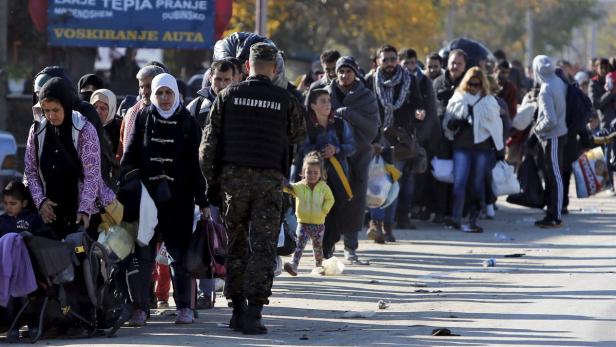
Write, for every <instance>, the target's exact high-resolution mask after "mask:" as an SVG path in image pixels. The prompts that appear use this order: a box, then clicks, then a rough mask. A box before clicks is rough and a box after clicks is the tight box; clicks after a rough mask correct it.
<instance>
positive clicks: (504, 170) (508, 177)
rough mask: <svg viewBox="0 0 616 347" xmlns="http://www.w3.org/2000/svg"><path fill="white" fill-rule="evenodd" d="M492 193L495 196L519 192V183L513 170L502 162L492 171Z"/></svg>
mask: <svg viewBox="0 0 616 347" xmlns="http://www.w3.org/2000/svg"><path fill="white" fill-rule="evenodd" d="M492 192H494V195H496V196H501V195H511V194H517V193H519V192H520V182H518V178H517V177H516V175H515V170H514V168H513V166H511V165H509V164H507V163H506V162H505V161H504V160H501V161H499V162H497V163H496V165H495V166H494V168H493V169H492Z"/></svg>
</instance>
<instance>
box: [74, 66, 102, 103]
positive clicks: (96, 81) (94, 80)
mask: <svg viewBox="0 0 616 347" xmlns="http://www.w3.org/2000/svg"><path fill="white" fill-rule="evenodd" d="M103 84H104V83H103V80H102V79H101V78H100V77H98V76H96V75H95V74H92V73H89V74H85V75H83V76H81V78H80V79H79V82H77V92H78V93H79V99H80V100H82V101H85V102H89V101H90V97H91V96H92V93H94V91H95V90H99V89H101V88H103Z"/></svg>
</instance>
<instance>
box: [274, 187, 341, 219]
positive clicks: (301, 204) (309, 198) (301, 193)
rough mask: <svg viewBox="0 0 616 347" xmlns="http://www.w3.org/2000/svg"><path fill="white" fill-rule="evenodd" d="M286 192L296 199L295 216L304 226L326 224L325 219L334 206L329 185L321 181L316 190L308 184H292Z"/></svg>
mask: <svg viewBox="0 0 616 347" xmlns="http://www.w3.org/2000/svg"><path fill="white" fill-rule="evenodd" d="M284 191H285V192H286V193H289V194H291V195H293V196H294V197H295V215H296V216H297V221H298V222H299V223H302V224H325V217H326V216H327V214H328V213H329V210H331V208H332V206H334V194H333V193H332V190H331V189H330V188H329V186H328V185H327V183H325V182H324V181H319V183H317V185H316V186H314V189H310V187H309V186H308V184H307V183H305V182H301V181H300V182H297V183H291V184H290V186H289V187H285V189H284Z"/></svg>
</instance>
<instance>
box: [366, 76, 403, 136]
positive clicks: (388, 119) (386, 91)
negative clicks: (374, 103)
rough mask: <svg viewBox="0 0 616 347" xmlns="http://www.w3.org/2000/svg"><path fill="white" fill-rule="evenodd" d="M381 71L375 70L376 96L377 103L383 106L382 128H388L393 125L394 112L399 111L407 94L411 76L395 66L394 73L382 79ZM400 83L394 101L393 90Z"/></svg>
mask: <svg viewBox="0 0 616 347" xmlns="http://www.w3.org/2000/svg"><path fill="white" fill-rule="evenodd" d="M384 78H385V76H384V73H383V70H382V69H381V68H380V67H379V68H377V69H376V74H375V84H376V86H375V87H376V88H374V89H375V90H376V96H377V97H378V98H379V102H380V103H381V105H382V106H383V111H384V113H385V114H384V117H383V128H388V127H390V126H391V125H392V124H393V118H394V111H395V110H397V109H399V108H400V107H401V106H402V104H403V103H404V101H406V97H407V96H408V93H409V87H410V86H411V75H410V74H409V72H408V71H407V70H406V69H403V68H402V67H400V66H396V73H395V74H394V76H393V77H392V78H391V79H389V80H385V79H384ZM400 83H402V88H401V89H400V94H399V95H398V100H395V101H394V89H395V88H396V86H398V85H399V84H400Z"/></svg>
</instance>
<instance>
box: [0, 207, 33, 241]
mask: <svg viewBox="0 0 616 347" xmlns="http://www.w3.org/2000/svg"><path fill="white" fill-rule="evenodd" d="M42 226H43V220H42V219H41V216H39V215H38V214H37V213H34V212H30V211H28V210H23V211H21V213H19V214H18V215H17V216H15V217H11V216H9V215H8V214H3V215H0V237H2V236H3V235H5V234H8V233H19V232H22V231H29V232H31V233H33V234H35V233H36V232H37V231H39V230H40V229H41V228H42Z"/></svg>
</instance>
